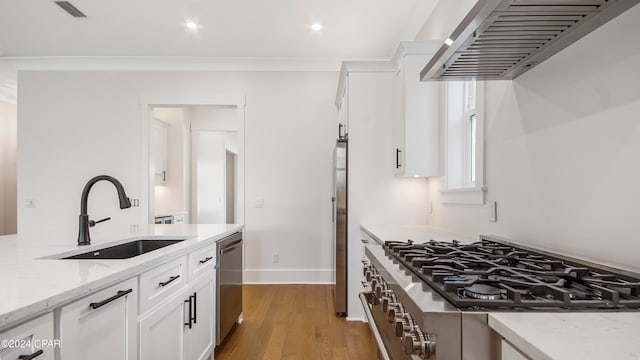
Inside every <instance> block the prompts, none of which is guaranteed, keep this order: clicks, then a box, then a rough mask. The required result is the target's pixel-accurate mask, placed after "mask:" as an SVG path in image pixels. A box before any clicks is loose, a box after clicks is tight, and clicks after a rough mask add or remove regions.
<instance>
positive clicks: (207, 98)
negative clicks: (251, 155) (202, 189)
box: [140, 93, 246, 224]
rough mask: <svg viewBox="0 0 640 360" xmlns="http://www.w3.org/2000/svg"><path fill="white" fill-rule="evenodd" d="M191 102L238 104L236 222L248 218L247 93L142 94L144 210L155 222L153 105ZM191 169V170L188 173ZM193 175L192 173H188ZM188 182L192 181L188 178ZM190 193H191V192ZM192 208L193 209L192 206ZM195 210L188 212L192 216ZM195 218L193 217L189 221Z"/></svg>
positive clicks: (225, 105) (169, 105) (190, 103)
mask: <svg viewBox="0 0 640 360" xmlns="http://www.w3.org/2000/svg"><path fill="white" fill-rule="evenodd" d="M189 106H214V107H215V106H223V107H229V106H232V107H235V108H236V115H237V119H238V130H237V131H238V158H237V164H236V165H237V169H236V170H237V176H238V178H237V186H238V188H237V190H236V191H237V194H238V198H237V202H236V206H237V208H236V215H237V219H236V222H237V223H238V224H243V223H244V219H245V206H244V202H245V201H244V199H245V178H244V176H245V159H244V151H245V131H244V129H245V107H246V97H245V96H244V94H212V93H198V94H184V93H176V94H164V95H141V96H140V110H141V111H140V134H141V137H140V143H141V145H142V146H141V148H142V154H141V159H142V161H141V163H142V166H141V171H142V176H141V179H145V181H143V184H142V192H143V193H146V194H147V201H142V202H141V203H140V208H141V211H143V212H144V213H146V214H147V215H148V221H149V224H153V223H154V207H155V206H154V205H155V202H154V196H155V195H154V194H153V191H154V188H153V187H154V183H155V181H154V174H151V170H150V169H151V166H150V165H151V164H150V161H151V157H150V145H151V141H150V127H151V122H152V121H153V111H152V108H154V107H189ZM190 172H191V170H189V173H190ZM189 177H190V175H189ZM187 183H189V184H190V183H191V180H189V181H188V182H187ZM189 196H190V195H189ZM189 211H190V209H189ZM192 216H193V214H189V219H192ZM190 222H192V221H190Z"/></svg>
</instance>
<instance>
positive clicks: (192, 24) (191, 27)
mask: <svg viewBox="0 0 640 360" xmlns="http://www.w3.org/2000/svg"><path fill="white" fill-rule="evenodd" d="M184 26H186V27H187V29H189V30H198V29H199V28H200V25H198V23H197V22H195V21H191V20H189V21H187V22H186V23H185V24H184Z"/></svg>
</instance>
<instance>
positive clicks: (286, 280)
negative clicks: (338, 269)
mask: <svg viewBox="0 0 640 360" xmlns="http://www.w3.org/2000/svg"><path fill="white" fill-rule="evenodd" d="M334 273H335V271H334V269H245V270H244V281H243V283H245V284H335V275H334Z"/></svg>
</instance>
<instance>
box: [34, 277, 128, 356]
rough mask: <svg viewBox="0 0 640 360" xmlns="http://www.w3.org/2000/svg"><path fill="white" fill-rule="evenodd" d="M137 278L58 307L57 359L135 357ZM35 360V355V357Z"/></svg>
mask: <svg viewBox="0 0 640 360" xmlns="http://www.w3.org/2000/svg"><path fill="white" fill-rule="evenodd" d="M137 313H138V280H137V278H131V279H128V280H125V281H122V282H120V283H118V284H116V285H114V286H110V287H109V288H106V289H104V290H100V291H98V292H95V293H93V294H90V295H88V296H86V297H84V298H82V299H79V300H76V301H74V302H72V303H70V304H67V305H65V306H63V307H62V308H60V310H59V323H58V326H59V328H60V340H61V341H62V346H61V347H60V349H59V350H60V356H59V357H58V358H59V359H63V360H67V359H70V360H74V359H91V360H110V359H135V354H136V351H137V348H138V332H137V331H136V314H137ZM36 360H38V359H36Z"/></svg>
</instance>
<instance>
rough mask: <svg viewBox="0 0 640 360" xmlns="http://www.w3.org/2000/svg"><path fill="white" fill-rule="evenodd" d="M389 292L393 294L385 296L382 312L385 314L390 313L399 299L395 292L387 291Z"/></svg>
mask: <svg viewBox="0 0 640 360" xmlns="http://www.w3.org/2000/svg"><path fill="white" fill-rule="evenodd" d="M387 291H388V292H390V293H391V294H389V295H387V296H384V297H383V298H382V311H383V312H387V311H389V309H390V307H391V305H393V304H396V303H397V302H398V299H397V298H396V294H394V293H393V290H387Z"/></svg>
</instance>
